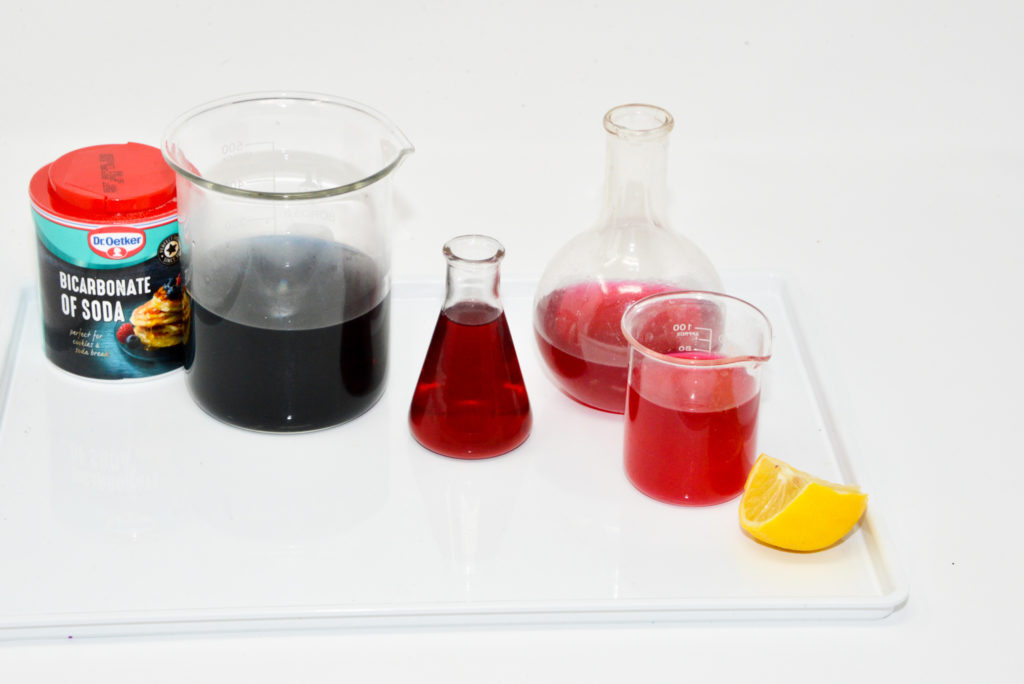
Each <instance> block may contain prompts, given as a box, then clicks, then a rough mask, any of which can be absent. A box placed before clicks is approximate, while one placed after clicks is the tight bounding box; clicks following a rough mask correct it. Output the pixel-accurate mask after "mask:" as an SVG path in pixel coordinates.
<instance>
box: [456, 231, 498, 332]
mask: <svg viewBox="0 0 1024 684" xmlns="http://www.w3.org/2000/svg"><path fill="white" fill-rule="evenodd" d="M444 255H445V258H446V259H447V260H448V272H447V280H446V285H445V298H444V307H443V309H442V311H443V313H444V314H445V315H447V316H449V318H452V319H453V320H455V321H456V322H463V323H467V324H481V323H486V322H489V321H490V320H493V319H494V318H497V317H498V315H499V314H501V312H502V310H503V308H502V305H501V295H500V292H499V285H500V280H501V275H500V267H501V260H502V259H503V258H504V256H505V248H504V247H502V246H501V243H500V242H498V241H497V240H495V239H494V238H491V237H488V236H486V235H460V236H459V237H455V238H452V239H451V240H449V241H448V242H447V243H445V246H444ZM460 319H466V320H460ZM478 319H479V320H478Z"/></svg>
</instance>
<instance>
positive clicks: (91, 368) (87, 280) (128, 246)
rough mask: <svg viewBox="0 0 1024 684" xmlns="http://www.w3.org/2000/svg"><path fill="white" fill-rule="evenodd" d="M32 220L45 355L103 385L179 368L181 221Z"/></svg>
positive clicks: (182, 307) (184, 324)
mask: <svg viewBox="0 0 1024 684" xmlns="http://www.w3.org/2000/svg"><path fill="white" fill-rule="evenodd" d="M32 214H33V218H34V219H35V223H36V235H37V237H38V244H37V250H38V256H39V294H40V306H41V309H42V314H43V339H44V346H45V351H46V355H47V357H48V358H49V359H50V360H51V361H53V363H55V364H56V365H57V366H59V367H61V368H63V369H64V370H66V371H69V372H71V373H74V374H76V375H81V376H85V377H89V378H97V379H104V380H118V379H125V378H143V377H148V376H151V375H157V374H160V373H166V372H167V371H170V370H173V369H174V368H177V367H178V366H180V365H181V362H182V359H183V354H184V352H183V349H184V347H183V346H182V340H183V338H184V335H185V331H186V330H187V320H186V319H187V316H188V310H187V309H188V307H187V303H186V301H185V300H184V299H183V293H182V288H181V278H180V267H179V264H178V258H179V254H180V245H179V242H178V222H177V221H176V220H174V218H173V217H171V218H170V219H167V218H164V219H163V222H160V221H153V222H150V224H154V223H155V224H157V225H148V226H147V225H146V224H134V225H107V226H93V225H87V226H68V225H61V224H60V223H57V222H56V221H54V220H51V219H50V218H48V217H45V216H43V215H41V214H40V213H39V212H37V211H35V209H33V212H32Z"/></svg>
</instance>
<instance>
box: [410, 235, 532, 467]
mask: <svg viewBox="0 0 1024 684" xmlns="http://www.w3.org/2000/svg"><path fill="white" fill-rule="evenodd" d="M444 255H445V258H446V259H447V260H448V279H447V290H446V293H445V300H444V306H443V308H442V309H441V314H440V315H439V316H438V318H437V325H436V326H435V328H434V335H433V338H432V339H431V340H430V347H429V348H428V350H427V356H426V359H425V360H424V361H423V369H422V370H421V371H420V377H419V381H418V382H417V383H416V390H415V392H414V393H413V398H412V407H411V408H410V409H409V427H410V429H411V430H412V434H413V437H415V438H416V441H418V442H419V443H420V444H422V445H423V446H425V447H426V448H427V449H430V450H431V451H434V452H436V453H439V454H443V455H445V456H452V457H454V458H465V459H479V458H490V457H492V456H498V455H499V454H504V453H506V452H508V451H511V450H512V449H515V448H516V447H517V446H519V445H520V444H522V443H523V442H524V441H525V440H526V438H527V437H528V436H529V434H530V427H531V425H532V416H531V413H530V400H529V398H528V397H527V395H526V385H525V384H524V383H523V374H522V372H521V371H520V369H519V358H518V357H517V356H516V350H515V347H514V346H513V344H512V335H511V333H510V332H509V328H508V322H507V321H506V320H505V311H504V307H503V306H502V303H501V295H500V294H499V291H498V285H499V280H500V274H499V268H500V266H501V260H502V258H503V257H504V256H505V249H504V248H503V247H502V246H501V243H499V242H498V241H497V240H495V239H494V238H491V237H487V236H486V235H462V236H459V237H456V238H452V239H451V240H449V241H448V242H447V243H445V246H444Z"/></svg>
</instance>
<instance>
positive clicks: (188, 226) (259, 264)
mask: <svg viewBox="0 0 1024 684" xmlns="http://www.w3.org/2000/svg"><path fill="white" fill-rule="evenodd" d="M163 151H164V157H165V159H166V160H167V162H168V163H169V164H170V165H171V167H172V168H173V169H174V171H175V172H176V173H177V178H178V213H179V223H180V229H181V230H180V232H181V238H182V240H181V247H182V253H181V259H182V276H183V284H184V286H185V293H186V299H187V302H188V305H189V307H190V311H191V315H190V317H189V328H188V329H187V331H186V340H185V371H186V384H187V385H188V388H189V391H190V392H191V394H192V397H193V398H194V399H195V400H196V402H197V403H198V404H199V406H201V407H202V408H203V409H204V410H205V411H206V412H207V413H210V414H211V415H213V416H215V417H216V418H218V419H220V420H223V421H225V422H227V423H230V424H232V425H237V426H240V427H244V428H250V429H254V430H263V431H272V432H298V431H305V430H315V429H319V428H323V427H328V426H331V425H336V424H338V423H342V422H344V421H347V420H349V419H351V418H354V417H356V416H358V415H360V414H361V413H363V412H364V411H366V410H367V409H369V407H370V406H372V405H373V404H374V402H376V401H377V399H378V398H379V397H380V396H381V394H382V393H383V391H384V382H385V376H386V369H387V351H388V324H389V317H388V304H389V301H390V292H391V287H390V273H391V239H390V231H389V222H390V210H391V182H390V181H391V173H392V172H393V171H394V170H395V169H396V168H397V167H398V166H399V164H400V163H401V162H402V160H403V159H404V158H405V156H406V155H408V154H409V153H410V152H412V151H413V148H412V145H411V144H410V143H409V141H408V140H407V139H406V138H405V136H404V135H402V133H401V131H399V130H398V129H397V128H396V127H395V126H394V125H393V124H392V123H391V122H389V121H388V120H387V119H385V118H384V117H383V116H382V115H380V114H379V113H377V112H375V111H373V110H372V109H369V108H367V107H365V106H363V105H360V104H358V103H355V102H351V101H348V100H343V99H341V98H336V97H330V96H326V95H317V94H309V93H263V94H261V93H255V94H250V95H239V96H235V97H229V98H225V99H223V100H219V101H216V102H212V103H210V104H207V105H204V106H202V107H199V108H197V109H195V110H192V111H190V112H187V113H185V114H183V115H182V116H181V117H180V118H179V119H177V120H176V121H175V122H174V123H173V124H171V126H170V127H169V129H168V131H167V133H166V135H165V138H164V143H163Z"/></svg>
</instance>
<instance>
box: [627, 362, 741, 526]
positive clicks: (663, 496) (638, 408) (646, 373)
mask: <svg viewBox="0 0 1024 684" xmlns="http://www.w3.org/2000/svg"><path fill="white" fill-rule="evenodd" d="M671 356H678V357H683V358H696V359H709V358H715V356H714V355H710V354H705V353H700V352H685V353H675V354H671ZM662 370H663V369H658V368H653V367H651V365H650V364H641V366H640V367H639V368H636V369H634V371H633V372H634V374H635V375H634V377H633V379H632V381H631V382H630V387H629V390H628V393H627V398H626V425H625V467H626V475H627V476H628V477H629V480H630V481H631V482H632V483H633V485H634V486H635V487H636V488H637V489H639V490H640V491H641V492H643V493H644V494H646V495H648V496H650V497H651V498H654V499H657V500H658V501H664V502H666V503H672V504H684V505H690V506H706V505H711V504H717V503H721V502H723V501H728V500H729V499H732V498H734V497H735V496H737V495H738V494H739V493H740V492H741V491H742V490H743V484H744V482H745V481H746V478H747V474H748V473H749V472H750V468H751V467H752V466H753V463H754V459H755V458H756V456H757V453H756V433H757V412H758V404H759V400H760V392H759V390H758V385H757V381H756V379H755V378H753V377H752V376H751V375H750V374H749V371H748V370H747V369H746V368H744V367H736V366H733V367H722V368H719V369H714V368H704V369H702V370H700V371H699V372H689V373H685V374H683V373H681V372H680V373H673V372H671V371H669V372H661V371H662ZM655 371H657V372H655ZM694 397H701V399H700V401H699V403H698V404H696V405H695V404H694V402H693V398H694Z"/></svg>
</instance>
